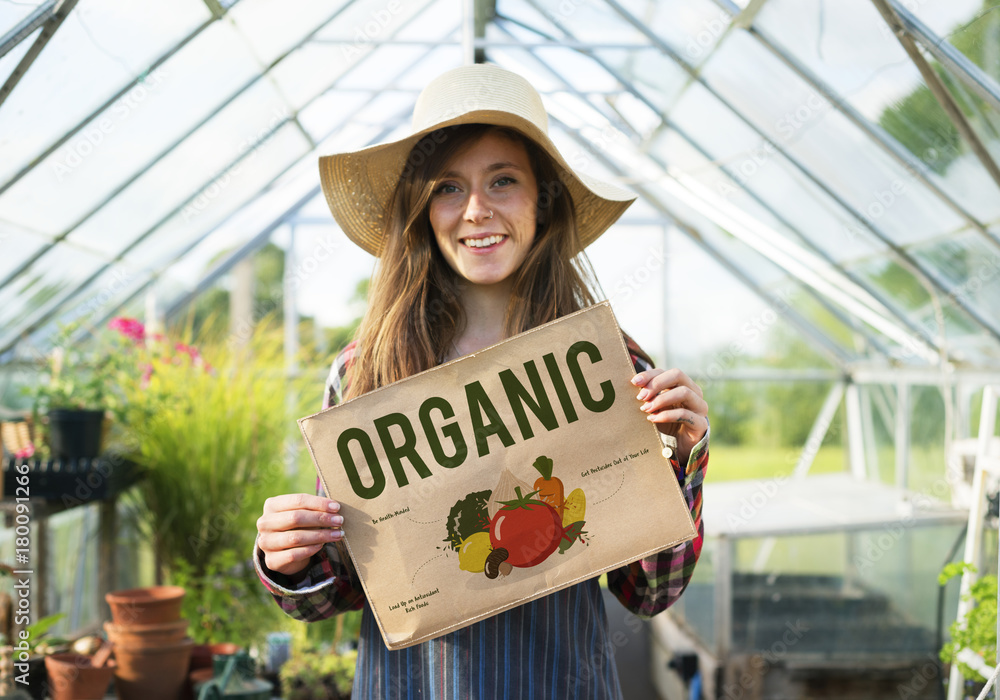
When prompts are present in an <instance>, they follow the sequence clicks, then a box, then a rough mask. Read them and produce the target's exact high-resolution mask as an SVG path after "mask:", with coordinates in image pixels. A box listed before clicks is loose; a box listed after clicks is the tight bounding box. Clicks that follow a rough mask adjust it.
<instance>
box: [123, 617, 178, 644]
mask: <svg viewBox="0 0 1000 700" xmlns="http://www.w3.org/2000/svg"><path fill="white" fill-rule="evenodd" d="M104 631H105V632H107V634H108V639H110V640H111V641H112V642H114V643H115V647H117V648H122V647H124V648H126V649H132V648H136V647H162V646H172V645H176V644H179V643H181V642H182V641H184V639H185V637H187V631H188V621H187V620H177V621H176V622H161V623H159V624H155V625H116V624H115V623H113V622H105V623H104Z"/></svg>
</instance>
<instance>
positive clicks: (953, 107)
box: [872, 0, 1000, 187]
mask: <svg viewBox="0 0 1000 700" xmlns="http://www.w3.org/2000/svg"><path fill="white" fill-rule="evenodd" d="M872 4H873V5H875V8H876V9H877V10H878V11H879V13H880V14H881V15H882V18H883V19H884V20H885V22H886V24H888V25H889V27H890V28H891V29H892V31H893V34H895V35H896V38H897V39H899V43H900V45H901V46H902V47H903V50H904V51H906V55H907V56H909V57H910V60H911V61H912V62H913V65H915V66H916V67H917V70H918V71H920V75H921V76H923V79H924V83H925V84H926V85H927V88H928V89H929V90H930V91H931V94H933V95H934V98H935V99H936V100H937V101H938V104H940V105H941V108H942V109H943V110H944V111H945V114H947V115H948V118H949V119H951V121H952V123H953V124H954V125H955V128H956V129H958V133H959V134H960V135H961V136H962V138H963V139H965V142H966V143H967V144H969V148H971V149H972V152H973V153H974V154H975V156H976V158H978V159H979V162H980V163H982V165H983V167H984V168H985V169H986V172H987V173H989V176H990V177H991V178H993V181H994V182H995V183H996V184H997V187H1000V167H997V164H996V161H994V160H993V157H992V156H991V155H990V152H989V151H988V150H987V149H986V146H985V145H983V142H982V141H981V140H980V139H979V134H977V133H976V130H975V129H973V128H972V125H971V124H970V123H969V121H968V120H967V119H966V118H965V115H964V114H962V110H961V108H960V107H959V106H958V103H956V102H955V98H954V97H953V96H952V94H951V92H949V91H948V88H947V87H945V84H944V82H942V80H941V78H940V76H938V74H937V73H936V72H934V68H932V67H931V65H930V64H929V63H928V62H927V59H925V58H924V55H923V54H922V53H920V49H919V48H918V47H917V44H916V42H915V41H914V39H913V36H912V35H911V34H910V33H909V31H908V30H907V28H906V26H905V25H904V23H903V21H902V20H901V19H900V17H899V15H898V14H897V13H896V10H895V9H894V8H893V7H892V6H891V5H890V4H889V2H888V0H872Z"/></svg>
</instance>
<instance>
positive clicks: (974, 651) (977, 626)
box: [938, 562, 997, 697]
mask: <svg viewBox="0 0 1000 700" xmlns="http://www.w3.org/2000/svg"><path fill="white" fill-rule="evenodd" d="M975 570H976V569H975V567H974V566H972V565H971V564H968V563H965V562H957V563H954V564H949V565H947V566H946V567H945V568H944V569H943V570H942V571H941V574H940V575H939V576H938V584H939V585H941V586H944V585H945V584H946V583H948V581H949V580H951V579H952V578H954V577H956V576H961V575H962V574H963V573H964V572H966V571H973V572H974V571H975ZM967 600H970V601H971V602H972V604H973V606H972V607H971V608H970V609H969V612H968V614H967V615H966V616H965V617H964V618H962V619H959V620H955V621H954V622H953V623H952V624H951V626H950V627H949V628H948V632H949V635H950V636H951V639H950V640H949V641H948V642H946V643H945V644H944V645H943V646H942V647H941V660H942V661H943V662H945V663H947V664H958V670H959V672H960V673H961V674H962V678H963V680H965V682H966V686H967V687H969V686H971V688H972V689H973V690H974V695H978V694H979V691H980V690H981V689H982V688H983V687H984V685H985V681H987V680H988V679H989V676H988V675H986V674H984V673H983V670H984V669H989V670H990V671H992V669H993V665H994V663H993V662H994V659H996V657H997V577H996V576H994V575H992V574H988V575H986V576H982V577H980V578H979V579H978V580H976V581H975V582H973V584H972V586H971V587H970V588H969V592H968V594H967ZM973 662H974V665H975V666H976V667H975V668H974V667H973ZM989 697H996V696H995V694H991V695H990V696H989Z"/></svg>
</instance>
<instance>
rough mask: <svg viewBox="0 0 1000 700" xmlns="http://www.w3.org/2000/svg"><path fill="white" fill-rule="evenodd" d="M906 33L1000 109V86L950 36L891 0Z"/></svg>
mask: <svg viewBox="0 0 1000 700" xmlns="http://www.w3.org/2000/svg"><path fill="white" fill-rule="evenodd" d="M889 4H890V5H891V6H892V9H893V10H894V11H895V13H896V16H897V17H898V18H899V21H900V23H901V24H902V25H903V29H904V30H905V31H906V33H907V34H908V35H909V36H911V37H912V38H913V39H915V40H916V41H918V42H920V45H921V46H923V47H924V48H925V49H927V51H929V52H930V53H931V54H932V55H933V56H934V58H936V59H937V60H938V62H939V63H940V64H941V65H943V66H944V67H945V68H946V69H948V72H950V73H951V74H952V75H954V76H955V77H956V78H958V79H959V80H960V81H961V82H962V83H963V84H964V85H965V86H966V87H967V88H969V89H970V90H972V91H973V92H974V93H976V95H978V96H979V97H980V98H981V99H982V100H983V101H984V102H987V103H988V104H990V105H991V106H992V107H993V109H995V110H997V111H998V112H1000V86H998V85H997V84H996V82H995V81H994V80H993V78H991V77H990V76H989V75H987V74H986V73H985V72H984V71H983V70H982V69H981V68H980V67H979V66H977V65H976V64H975V63H973V62H972V61H970V60H969V59H968V58H966V57H965V54H963V53H962V52H961V51H959V50H958V49H956V48H955V47H954V46H952V45H951V44H950V43H949V42H948V41H947V40H946V39H943V38H941V37H939V36H938V35H937V34H935V33H934V32H933V31H931V30H930V28H929V27H928V26H927V25H925V24H924V23H923V22H921V21H920V20H919V19H917V16H916V15H914V14H913V13H912V12H910V11H909V10H908V9H906V7H904V6H903V5H902V4H900V3H899V2H898V0H889Z"/></svg>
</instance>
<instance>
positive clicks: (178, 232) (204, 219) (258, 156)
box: [128, 125, 309, 269]
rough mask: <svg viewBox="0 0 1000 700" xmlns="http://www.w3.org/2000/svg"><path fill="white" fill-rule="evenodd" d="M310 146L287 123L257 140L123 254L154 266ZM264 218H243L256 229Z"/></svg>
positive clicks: (249, 198) (254, 193) (255, 193)
mask: <svg viewBox="0 0 1000 700" xmlns="http://www.w3.org/2000/svg"><path fill="white" fill-rule="evenodd" d="M308 151H309V149H308V146H307V145H306V144H305V142H304V141H303V139H302V135H301V133H300V132H299V131H298V129H297V128H296V127H295V126H293V125H286V126H284V127H282V128H281V129H279V131H278V132H277V133H276V134H275V135H274V136H272V137H271V138H269V139H268V140H267V141H264V142H262V143H261V144H260V145H259V146H258V147H257V149H256V150H255V151H254V154H253V155H252V156H250V157H248V158H247V159H245V160H244V161H243V162H242V163H240V164H238V165H236V166H234V167H232V168H230V169H229V170H227V171H226V173H225V174H223V175H222V176H221V177H219V178H217V179H216V180H213V181H212V182H211V183H210V184H208V185H207V186H205V187H204V188H203V189H202V190H201V191H200V192H199V193H198V194H197V195H196V196H195V197H194V199H193V200H191V201H190V202H189V203H187V204H186V205H185V206H184V208H183V209H182V210H181V211H179V212H177V213H175V214H172V215H171V216H170V217H169V218H168V220H167V221H166V222H164V223H163V224H162V225H159V226H158V227H157V229H156V231H155V232H154V233H153V234H151V235H150V236H148V237H147V238H146V239H145V240H144V241H142V242H141V243H140V244H139V245H137V246H136V247H135V248H134V249H132V250H130V251H129V252H128V259H129V260H131V261H133V262H134V264H136V265H139V266H141V267H143V268H147V269H159V268H160V267H162V266H163V265H164V264H165V263H169V262H170V261H171V260H170V258H171V255H172V254H174V253H176V252H177V250H178V249H179V248H180V247H181V246H184V245H186V243H187V242H190V241H193V240H195V239H196V238H197V237H198V236H200V235H201V233H202V232H204V231H207V230H209V229H211V228H212V227H213V226H216V225H217V224H219V222H221V221H223V220H224V219H225V218H226V217H228V216H229V215H230V214H232V213H233V212H234V211H237V210H238V209H240V208H241V207H243V206H245V205H246V204H247V202H249V201H252V200H253V198H255V197H257V196H259V195H260V192H261V191H262V190H263V188H264V187H266V186H267V185H268V184H269V183H271V182H272V180H274V179H275V178H276V177H278V175H279V174H280V173H281V172H283V171H284V170H285V169H286V168H287V167H289V166H290V165H292V164H293V163H295V162H297V161H298V160H299V159H300V158H302V156H303V154H305V153H307V152H308ZM267 223H269V222H266V221H265V222H262V221H260V220H257V221H256V222H253V223H250V222H247V223H246V226H247V227H253V228H251V230H253V231H254V233H256V231H257V230H259V229H260V228H262V227H263V226H264V225H266V224H267Z"/></svg>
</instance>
